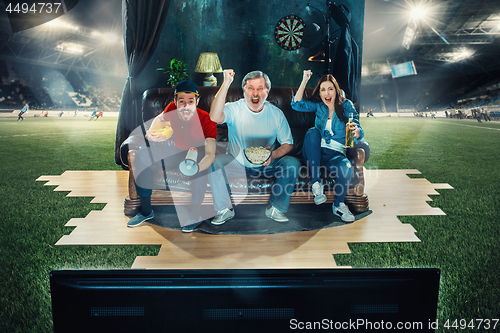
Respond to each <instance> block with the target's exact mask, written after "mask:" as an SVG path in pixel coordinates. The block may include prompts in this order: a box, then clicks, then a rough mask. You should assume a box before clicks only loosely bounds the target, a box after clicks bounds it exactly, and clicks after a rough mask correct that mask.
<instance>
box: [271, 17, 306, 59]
mask: <svg viewBox="0 0 500 333" xmlns="http://www.w3.org/2000/svg"><path fill="white" fill-rule="evenodd" d="M305 27H306V25H305V23H304V21H303V20H302V19H301V18H300V17H298V16H295V15H287V16H285V17H283V18H282V19H281V20H279V21H278V23H277V24H276V28H274V38H276V43H278V45H279V46H281V47H282V48H284V49H285V50H289V51H291V50H296V49H298V48H299V47H300V45H301V44H302V37H303V36H304V28H305Z"/></svg>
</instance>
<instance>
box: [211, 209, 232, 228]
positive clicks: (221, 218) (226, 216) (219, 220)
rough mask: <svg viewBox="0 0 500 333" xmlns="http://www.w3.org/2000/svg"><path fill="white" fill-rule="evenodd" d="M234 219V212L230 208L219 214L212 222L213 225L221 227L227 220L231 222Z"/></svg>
mask: <svg viewBox="0 0 500 333" xmlns="http://www.w3.org/2000/svg"><path fill="white" fill-rule="evenodd" d="M233 217H234V210H231V209H229V208H225V209H223V210H220V211H218V212H217V215H215V217H214V218H213V220H212V224H214V225H221V224H224V223H225V222H226V221H227V220H230V219H232V218H233Z"/></svg>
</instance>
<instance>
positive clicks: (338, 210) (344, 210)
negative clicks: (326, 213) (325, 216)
mask: <svg viewBox="0 0 500 333" xmlns="http://www.w3.org/2000/svg"><path fill="white" fill-rule="evenodd" d="M332 210H333V214H335V215H337V216H338V217H340V218H341V219H342V221H344V222H354V215H352V213H351V211H350V210H349V208H348V207H347V206H346V204H345V203H343V202H341V203H340V204H339V206H338V207H337V206H334V205H333V204H332Z"/></svg>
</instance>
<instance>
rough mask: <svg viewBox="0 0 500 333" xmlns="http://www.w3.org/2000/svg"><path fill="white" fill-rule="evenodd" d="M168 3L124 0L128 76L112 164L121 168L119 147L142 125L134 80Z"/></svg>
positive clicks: (166, 0)
mask: <svg viewBox="0 0 500 333" xmlns="http://www.w3.org/2000/svg"><path fill="white" fill-rule="evenodd" d="M169 4H170V0H157V1H156V0H155V1H153V0H123V1H122V24H123V39H124V44H125V59H126V61H127V66H128V77H127V81H126V83H125V87H124V88H123V93H122V100H121V104H120V113H119V114H118V124H117V127H116V139H115V163H116V164H118V165H121V166H122V167H123V168H124V169H126V166H124V165H123V164H122V161H121V159H120V146H121V144H122V143H123V141H125V140H126V139H127V137H128V136H129V134H130V132H132V131H133V130H134V129H135V128H136V127H137V126H140V125H141V124H142V115H141V109H142V105H141V103H140V101H141V99H140V98H141V96H142V91H136V88H135V86H136V78H137V76H138V75H139V74H140V73H141V72H142V70H143V69H144V67H145V66H146V64H147V63H148V61H149V59H150V58H151V56H152V55H153V53H154V51H155V49H156V46H157V44H158V40H159V38H160V35H161V30H162V28H163V23H164V22H165V17H166V16H167V12H168V7H169Z"/></svg>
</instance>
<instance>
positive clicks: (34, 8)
mask: <svg viewBox="0 0 500 333" xmlns="http://www.w3.org/2000/svg"><path fill="white" fill-rule="evenodd" d="M78 1H79V0H57V1H46V0H42V1H40V0H38V1H33V0H27V1H9V0H4V4H5V12H6V13H7V17H8V18H9V22H10V27H11V28H12V32H13V33H16V32H19V31H22V30H26V29H30V28H33V27H36V26H38V25H40V24H44V23H47V22H49V21H52V20H54V19H56V18H58V17H60V16H62V15H64V14H66V13H67V12H69V11H70V10H71V9H73V7H75V6H76V4H77V3H78Z"/></svg>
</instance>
